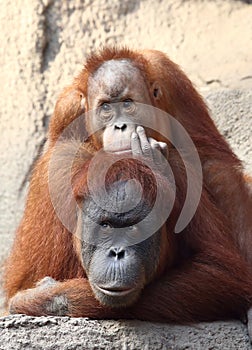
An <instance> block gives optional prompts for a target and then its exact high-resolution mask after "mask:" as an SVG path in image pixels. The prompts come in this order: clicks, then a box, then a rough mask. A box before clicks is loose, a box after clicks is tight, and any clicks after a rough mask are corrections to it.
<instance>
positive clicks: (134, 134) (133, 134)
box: [131, 131, 137, 139]
mask: <svg viewBox="0 0 252 350" xmlns="http://www.w3.org/2000/svg"><path fill="white" fill-rule="evenodd" d="M131 137H132V139H136V138H137V133H136V132H135V131H133V133H132V135H131Z"/></svg>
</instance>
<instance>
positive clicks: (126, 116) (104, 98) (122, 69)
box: [88, 60, 151, 153]
mask: <svg viewBox="0 0 252 350" xmlns="http://www.w3.org/2000/svg"><path fill="white" fill-rule="evenodd" d="M139 103H141V104H148V105H149V104H151V99H150V96H149V91H148V89H147V87H146V83H145V81H144V78H143V76H142V75H141V73H140V71H139V70H138V69H137V68H136V67H135V66H134V65H133V64H132V63H131V62H130V61H129V60H110V61H107V62H105V63H103V64H102V66H101V67H100V68H99V69H98V70H97V71H96V72H95V73H94V75H92V76H90V77H89V80H88V106H89V109H90V110H93V113H92V114H91V117H90V120H89V128H90V130H91V132H92V131H97V130H100V129H102V130H104V132H103V136H102V138H103V139H102V140H101V141H102V145H103V148H104V150H105V151H107V152H116V153H120V152H127V151H130V137H131V135H132V132H134V131H135V129H136V126H137V125H141V120H142V118H143V116H142V114H141V111H139V110H138V104H139Z"/></svg>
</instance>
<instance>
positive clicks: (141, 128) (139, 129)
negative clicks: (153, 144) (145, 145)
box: [136, 125, 144, 132]
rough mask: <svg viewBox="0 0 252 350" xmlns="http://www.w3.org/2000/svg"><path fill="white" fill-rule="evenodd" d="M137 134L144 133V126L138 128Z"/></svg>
mask: <svg viewBox="0 0 252 350" xmlns="http://www.w3.org/2000/svg"><path fill="white" fill-rule="evenodd" d="M136 131H137V132H143V131H144V128H143V127H142V126H140V125H139V126H138V127H137V129H136Z"/></svg>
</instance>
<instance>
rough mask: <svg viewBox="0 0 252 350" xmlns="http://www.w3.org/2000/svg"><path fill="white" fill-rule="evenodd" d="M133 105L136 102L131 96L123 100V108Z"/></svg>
mask: <svg viewBox="0 0 252 350" xmlns="http://www.w3.org/2000/svg"><path fill="white" fill-rule="evenodd" d="M133 105H134V102H133V101H132V100H131V99H130V98H127V100H124V101H123V108H125V109H130V108H132V106H133Z"/></svg>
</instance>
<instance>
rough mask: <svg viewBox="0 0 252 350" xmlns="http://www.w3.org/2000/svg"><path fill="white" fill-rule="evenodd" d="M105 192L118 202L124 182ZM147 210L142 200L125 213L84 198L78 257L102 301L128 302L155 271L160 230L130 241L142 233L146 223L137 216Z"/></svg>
mask: <svg viewBox="0 0 252 350" xmlns="http://www.w3.org/2000/svg"><path fill="white" fill-rule="evenodd" d="M109 194H110V196H111V198H112V200H113V201H114V202H115V203H117V202H118V205H119V206H120V202H121V200H122V198H124V197H125V184H124V183H117V184H116V186H115V187H114V188H113V189H112V190H111V191H110V193H109ZM132 195H133V194H132ZM149 211H150V208H149V206H148V205H147V203H145V201H144V200H143V201H141V202H140V203H139V204H138V205H137V206H136V207H135V208H134V209H132V210H130V211H129V212H126V213H114V212H113V213H111V212H109V211H106V210H104V209H101V208H100V207H99V206H98V205H97V204H96V203H95V202H94V201H93V200H92V199H90V198H89V199H87V200H85V203H84V207H83V226H82V250H81V254H82V260H83V264H84V268H85V270H86V273H87V275H88V278H89V281H90V284H91V287H92V289H93V291H94V293H95V296H96V298H97V299H98V300H99V301H100V302H101V303H102V304H104V305H107V306H110V307H121V306H129V305H131V304H132V303H134V302H135V301H136V300H137V298H138V297H139V295H140V293H141V290H142V289H143V288H144V286H145V285H146V284H147V283H149V282H150V281H151V280H152V278H153V276H154V274H155V271H156V269H157V266H158V263H159V256H160V241H161V233H160V232H159V231H158V232H157V233H155V234H154V235H152V236H151V237H150V238H148V239H145V240H143V241H142V242H141V243H138V244H135V245H130V243H131V242H132V239H133V240H134V237H137V236H139V235H146V232H144V231H147V230H148V224H147V223H145V224H144V226H141V220H142V219H143V218H144V217H146V216H147V215H148V213H149Z"/></svg>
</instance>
